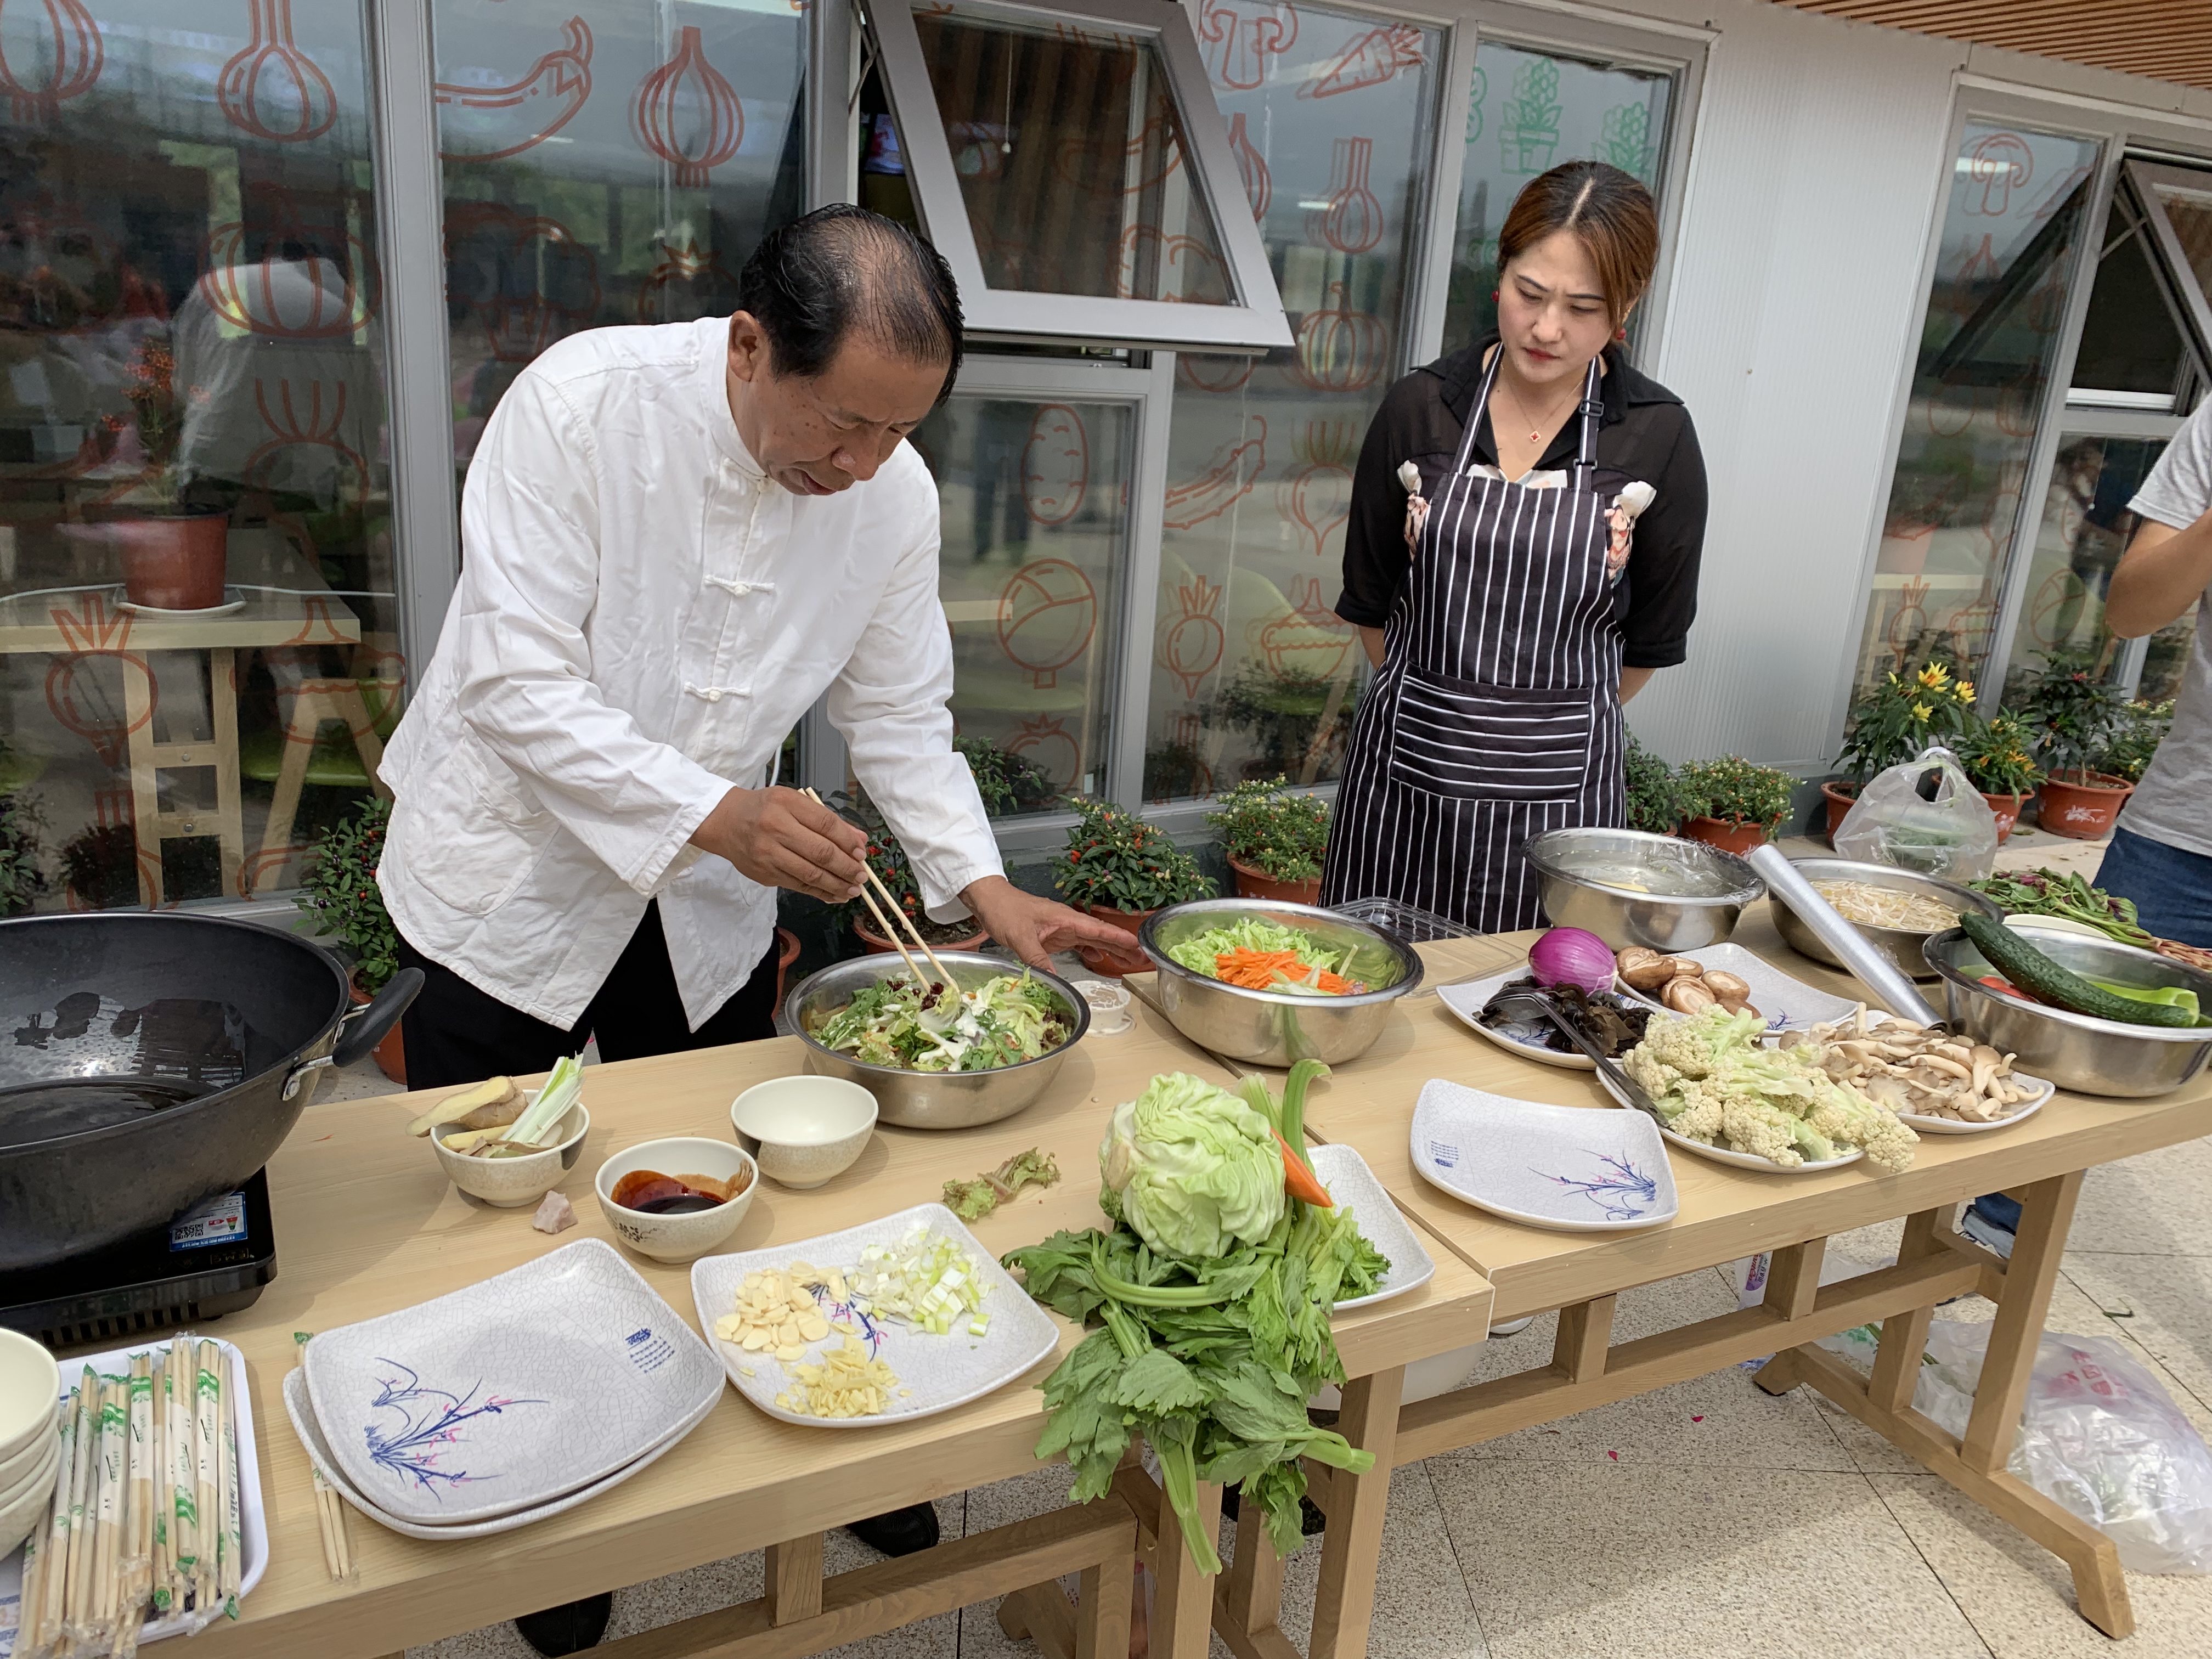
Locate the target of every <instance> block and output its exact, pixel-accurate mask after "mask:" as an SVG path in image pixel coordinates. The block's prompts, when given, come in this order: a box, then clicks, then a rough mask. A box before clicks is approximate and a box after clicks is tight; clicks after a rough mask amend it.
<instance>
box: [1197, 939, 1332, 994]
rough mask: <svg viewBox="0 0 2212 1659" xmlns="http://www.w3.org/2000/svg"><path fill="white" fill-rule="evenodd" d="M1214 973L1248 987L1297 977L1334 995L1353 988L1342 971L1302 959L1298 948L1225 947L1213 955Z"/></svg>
mask: <svg viewBox="0 0 2212 1659" xmlns="http://www.w3.org/2000/svg"><path fill="white" fill-rule="evenodd" d="M1213 976H1214V977H1215V978H1216V979H1218V980H1220V981H1223V982H1224V983H1225V984H1229V985H1238V986H1242V987H1243V988H1244V989H1246V990H1248V991H1272V990H1273V989H1274V988H1275V987H1277V986H1278V985H1288V984H1291V983H1292V982H1294V981H1295V982H1296V983H1297V984H1300V985H1307V986H1310V987H1313V988H1315V989H1316V990H1321V991H1327V992H1328V993H1329V994H1331V995H1334V996H1342V995H1343V994H1345V993H1346V991H1349V990H1350V989H1351V988H1352V984H1351V981H1348V980H1346V978H1345V977H1344V976H1343V975H1341V974H1332V973H1330V972H1329V971H1328V969H1326V968H1316V967H1311V966H1309V965H1308V964H1307V963H1303V962H1301V961H1299V960H1298V953H1297V951H1252V950H1245V949H1242V948H1240V949H1237V950H1235V951H1223V952H1222V953H1221V954H1220V955H1218V956H1217V957H1214V959H1213Z"/></svg>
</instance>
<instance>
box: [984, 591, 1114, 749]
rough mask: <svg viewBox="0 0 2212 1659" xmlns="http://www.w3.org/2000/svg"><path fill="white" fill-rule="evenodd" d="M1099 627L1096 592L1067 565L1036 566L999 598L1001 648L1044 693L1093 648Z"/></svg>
mask: <svg viewBox="0 0 2212 1659" xmlns="http://www.w3.org/2000/svg"><path fill="white" fill-rule="evenodd" d="M1097 624H1098V592H1097V589H1096V588H1094V587H1093V586H1091V578H1090V577H1088V576H1086V575H1085V574H1083V572H1082V571H1081V570H1080V569H1079V568H1077V567H1076V566H1074V565H1072V564H1070V563H1069V562H1067V561H1066V559H1033V560H1031V561H1030V562H1029V563H1028V564H1025V565H1024V566H1023V567H1022V568H1020V569H1019V570H1018V571H1016V572H1015V573H1014V574H1013V577H1012V580H1009V581H1008V582H1007V583H1006V586H1005V587H1004V588H1003V589H1002V590H1000V594H999V647H1000V649H1001V650H1002V651H1004V652H1005V653H1006V656H1007V658H1008V659H1010V660H1011V661H1012V662H1013V663H1014V664H1015V665H1017V666H1018V667H1022V668H1025V669H1027V670H1028V671H1030V675H1031V676H1032V677H1033V678H1034V680H1035V683H1036V688H1037V689H1038V690H1041V691H1042V690H1051V689H1052V687H1054V686H1055V685H1057V684H1059V683H1060V670H1061V669H1063V668H1066V666H1067V665H1069V664H1071V663H1073V662H1074V661H1075V660H1076V659H1078V658H1079V657H1081V656H1082V655H1083V653H1085V651H1087V650H1089V649H1090V648H1091V633H1092V630H1093V629H1096V628H1097ZM1009 746H1010V747H1011V745H1009Z"/></svg>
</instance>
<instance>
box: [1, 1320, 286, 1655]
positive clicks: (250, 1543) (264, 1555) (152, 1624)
mask: <svg viewBox="0 0 2212 1659" xmlns="http://www.w3.org/2000/svg"><path fill="white" fill-rule="evenodd" d="M196 1340H210V1341H214V1342H215V1345H216V1348H217V1349H218V1350H219V1351H220V1352H222V1358H223V1382H224V1385H225V1386H226V1387H228V1388H230V1389H235V1390H236V1393H235V1394H234V1395H233V1398H234V1400H235V1401H236V1402H237V1406H238V1541H239V1556H240V1565H241V1566H242V1567H243V1569H244V1571H241V1572H240V1575H239V1581H238V1585H239V1588H238V1599H239V1600H240V1601H244V1600H245V1599H246V1596H247V1595H248V1594H249V1593H250V1592H251V1591H252V1589H253V1587H254V1586H255V1585H256V1584H258V1583H260V1582H261V1575H262V1574H263V1573H264V1572H266V1571H269V1518H268V1512H267V1511H266V1510H264V1508H263V1507H262V1504H261V1461H260V1457H259V1455H258V1453H257V1452H256V1451H255V1449H254V1434H253V1391H252V1389H250V1388H249V1387H247V1386H246V1357H245V1356H244V1355H243V1354H241V1353H240V1352H239V1351H238V1350H237V1349H236V1348H235V1347H234V1346H231V1345H230V1344H229V1343H228V1342H224V1341H221V1340H217V1339H214V1338H206V1339H196ZM164 1346H167V1344H166V1343H161V1342H140V1343H136V1344H134V1345H133V1346H130V1347H128V1348H110V1349H109V1350H108V1351H107V1352H105V1353H93V1354H71V1355H70V1356H69V1357H68V1358H65V1359H64V1360H63V1361H62V1362H61V1368H62V1396H61V1397H62V1398H63V1399H64V1400H66V1399H68V1398H69V1389H70V1386H71V1385H72V1384H73V1383H76V1382H77V1381H78V1380H79V1379H81V1378H82V1376H84V1368H85V1367H86V1366H87V1365H89V1366H91V1367H92V1368H93V1369H94V1370H96V1371H98V1372H99V1373H100V1375H101V1376H129V1375H130V1373H131V1355H133V1354H139V1353H148V1352H151V1351H152V1350H154V1349H155V1348H159V1347H164ZM44 1524H45V1522H44V1521H43V1520H41V1522H40V1525H42V1526H43V1525H44ZM22 1583H23V1552H22V1551H21V1549H18V1550H16V1551H15V1553H13V1554H11V1555H7V1556H0V1607H7V1606H8V1605H9V1601H10V1600H11V1598H13V1597H15V1595H18V1594H20V1592H21V1589H22ZM197 1628H199V1621H198V1620H197V1615H195V1614H192V1613H185V1614H182V1615H180V1616H178V1617H175V1618H171V1619H149V1620H147V1621H146V1623H145V1624H144V1625H143V1626H140V1627H139V1631H138V1640H139V1642H140V1643H141V1644H145V1643H148V1642H158V1641H160V1640H161V1638H163V1637H166V1636H183V1635H186V1634H188V1633H190V1632H192V1631H194V1630H196V1629H197ZM16 1634H17V1633H16V1632H15V1631H14V1629H13V1628H12V1627H9V1628H0V1656H4V1655H6V1654H9V1653H10V1652H12V1651H13V1649H11V1648H10V1647H9V1645H8V1643H9V1639H10V1638H14V1637H15V1636H16Z"/></svg>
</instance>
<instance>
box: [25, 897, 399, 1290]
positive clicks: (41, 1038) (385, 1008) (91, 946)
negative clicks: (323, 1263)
mask: <svg viewBox="0 0 2212 1659" xmlns="http://www.w3.org/2000/svg"><path fill="white" fill-rule="evenodd" d="M421 988H422V974H421V973H420V972H419V971H418V970H416V969H411V968H410V969H404V971H402V972H401V973H400V974H398V975H396V976H395V977H394V978H393V979H392V982H391V983H390V984H388V985H386V987H384V989H383V991H382V992H381V993H380V994H378V996H377V998H376V1000H374V1002H372V1003H370V1004H368V1006H366V1007H363V1008H354V1007H352V1006H350V1003H351V999H350V997H349V994H348V992H347V988H346V971H345V969H344V968H343V966H342V965H341V964H340V963H339V962H338V959H337V957H334V956H332V955H331V953H330V952H329V951H325V950H324V949H322V948H321V947H320V946H319V945H311V944H309V943H308V942H307V940H305V939H298V938H295V937H294V936H292V935H291V934H289V933H280V932H278V931H276V929H275V928H271V927H258V926H256V925H255V924H253V923H251V922H243V921H222V920H219V919H217V918H215V917H211V916H193V915H179V914H177V913H175V912H173V911H172V912H161V913H155V914H151V915H149V914H145V913H143V912H136V913H128V914H116V915H73V916H27V917H23V918H21V920H18V921H0V1273H6V1272H10V1271H14V1270H15V1269H19V1268H23V1267H39V1266H43V1265H45V1264H46V1263H49V1262H52V1261H58V1260H61V1259H63V1258H64V1257H67V1256H72V1255H81V1254H82V1253H83V1252H85V1251H88V1250H94V1249H100V1247H101V1246H103V1245H106V1244H112V1243H115V1242H116V1241H117V1240H118V1239H122V1238H126V1237H130V1236H131V1234H133V1233H136V1232H140V1231H144V1230H145V1229H147V1228H149V1227H155V1226H160V1225H162V1224H163V1223H165V1222H167V1221H168V1220H170V1219H171V1218H173V1217H174V1216H175V1215H176V1214H177V1212H179V1211H180V1210H183V1209H185V1207H187V1206H190V1205H192V1204H196V1203H197V1202H198V1201H199V1200H202V1199H204V1198H208V1197H211V1196H213V1195H214V1194H217V1193H222V1192H228V1191H229V1190H230V1189H231V1188H234V1187H237V1186H238V1185H240V1183H241V1182H244V1181H245V1180H246V1177H248V1176H251V1175H252V1173H253V1172H254V1171H255V1170H258V1169H259V1168H260V1167H261V1166H262V1165H263V1164H265V1163H267V1162H268V1161H269V1157H270V1154H271V1153H272V1152H275V1151H276V1148H277V1146H278V1145H279V1143H281V1142H282V1141H283V1139H284V1137H285V1136H286V1135H287V1134H289V1133H291V1129H292V1125H293V1124H294V1123H295V1122H296V1121H298V1119H299V1115H300V1113H301V1109H303V1108H304V1107H305V1106H306V1105H307V1102H308V1101H309V1100H310V1099H311V1098H312V1097H313V1094H314V1091H315V1085H316V1083H317V1082H318V1081H319V1077H318V1074H319V1073H320V1072H322V1071H323V1070H324V1069H325V1068H327V1067H329V1066H348V1065H350V1064H352V1063H353V1062H354V1061H355V1060H359V1059H360V1058H361V1057H362V1055H364V1054H368V1051H369V1050H370V1049H371V1048H374V1047H375V1046H376V1044H377V1042H378V1040H379V1039H380V1038H381V1037H382V1036H384V1035H385V1033H386V1031H388V1030H391V1029H392V1025H393V1024H396V1023H397V1022H398V1018H399V1016H400V1013H401V1012H403V1011H404V1009H405V1008H406V1006H407V1005H408V1004H409V1003H410V1002H411V1001H413V1000H414V998H415V994H416V991H418V990H420V989H421Z"/></svg>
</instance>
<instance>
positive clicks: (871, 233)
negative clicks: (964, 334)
mask: <svg viewBox="0 0 2212 1659" xmlns="http://www.w3.org/2000/svg"><path fill="white" fill-rule="evenodd" d="M738 308H739V309H740V310H744V311H748V312H750V313H752V315H753V318H754V319H755V320H756V321H757V322H758V323H759V324H760V325H761V331H762V332H763V333H764V334H766V335H767V336H768V343H769V367H770V368H771V369H773V370H774V372H775V373H776V374H795V375H797V376H799V378H800V379H801V380H813V379H815V378H816V377H817V376H818V375H820V374H822V373H823V371H824V370H825V369H827V368H829V363H830V361H831V360H832V359H833V358H835V357H836V355H837V352H838V350H839V349H840V348H841V347H842V346H843V345H844V343H845V341H846V338H847V337H848V336H849V335H850V334H851V333H852V332H853V331H854V330H855V329H858V330H860V331H862V332H863V333H864V334H865V335H866V337H867V338H868V339H869V340H870V341H871V342H872V343H875V344H876V345H878V346H880V347H882V348H883V349H884V350H885V351H886V352H888V353H890V355H891V356H895V357H897V358H900V359H902V360H903V361H905V362H914V363H940V362H941V363H943V364H945V385H944V387H943V389H942V390H940V391H939V392H938V394H937V400H938V402H939V403H943V402H944V401H945V398H946V397H948V396H949V395H950V394H951V391H952V380H953V377H954V376H955V375H957V374H958V373H959V372H960V349H961V319H960V289H959V287H958V285H957V283H954V281H953V280H952V268H951V266H950V265H948V264H945V256H944V255H943V254H941V253H939V252H938V251H937V250H936V249H935V248H933V247H932V246H930V245H929V244H928V243H927V242H925V241H923V240H921V237H919V236H917V235H915V234H914V233H913V232H912V231H910V230H908V228H906V227H905V226H904V225H902V224H900V223H899V222H897V221H896V220H895V219H886V218H884V216H883V215H881V214H879V213H871V212H869V211H868V210H867V209H866V208H861V207H854V206H852V205H851V204H848V203H835V204H831V205H830V206H829V207H824V208H817V209H815V210H814V211H813V212H811V213H810V214H808V215H806V216H805V217H804V218H799V219H794V220H793V221H792V222H790V223H789V224H787V225H785V226H783V227H782V228H780V229H777V230H773V231H770V232H769V234H767V235H766V236H764V237H763V238H762V239H761V243H760V246H758V247H757V248H755V249H754V250H753V253H752V258H750V259H748V260H746V261H745V268H744V271H743V272H742V273H741V274H740V275H739V276H738Z"/></svg>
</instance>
